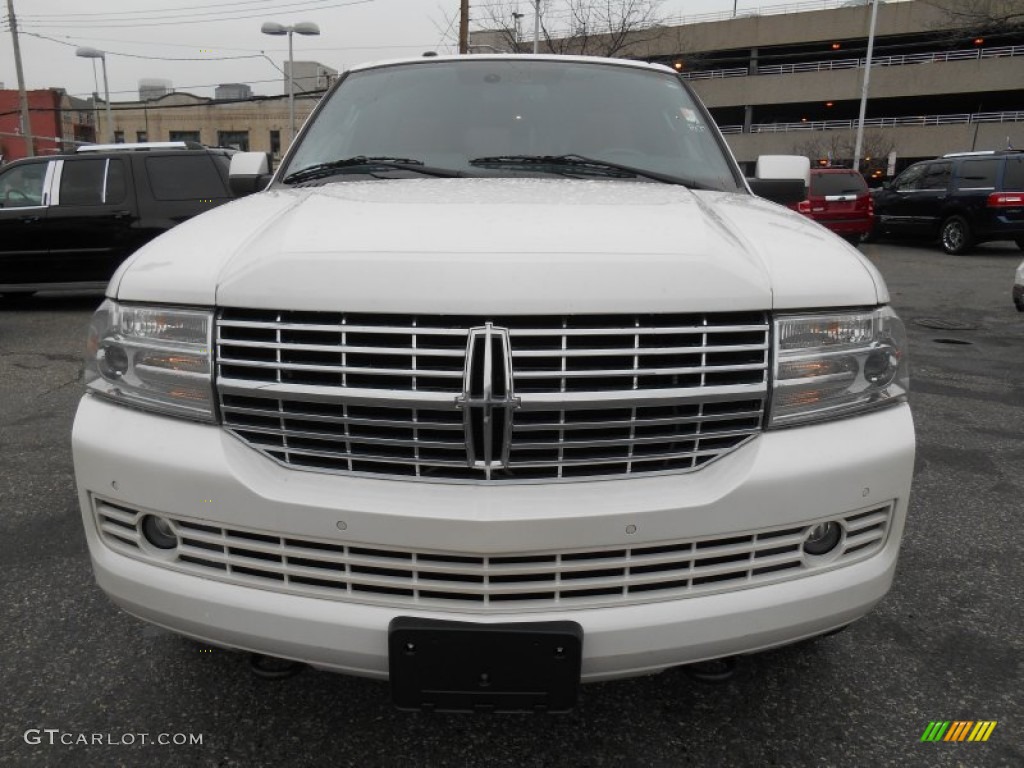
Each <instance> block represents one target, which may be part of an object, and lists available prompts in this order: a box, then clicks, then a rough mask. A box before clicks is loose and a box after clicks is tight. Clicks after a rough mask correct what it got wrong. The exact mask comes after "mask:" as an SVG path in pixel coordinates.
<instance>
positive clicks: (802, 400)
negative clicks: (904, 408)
mask: <svg viewBox="0 0 1024 768" xmlns="http://www.w3.org/2000/svg"><path fill="white" fill-rule="evenodd" d="M774 348H775V361H774V366H775V367H774V374H775V375H774V388H773V391H772V406H771V416H770V419H769V426H773V427H784V426H790V425H793V424H801V423H804V422H808V421H820V420H822V419H830V418H836V417H839V416H848V415H851V414H854V413H860V412H862V411H866V410H869V409H872V408H877V407H879V406H882V405H887V404H890V403H893V402H899V401H902V400H904V399H906V396H907V391H908V389H909V386H910V380H909V375H908V367H907V335H906V331H905V330H904V328H903V323H902V322H901V321H900V319H899V318H898V317H897V316H896V313H895V312H893V311H892V309H890V308H889V307H882V308H881V309H876V310H872V311H870V312H839V313H830V314H820V315H791V316H781V317H777V318H776V319H775V344H774Z"/></svg>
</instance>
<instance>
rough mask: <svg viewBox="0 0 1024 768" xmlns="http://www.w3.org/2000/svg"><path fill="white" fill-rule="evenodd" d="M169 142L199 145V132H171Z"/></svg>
mask: <svg viewBox="0 0 1024 768" xmlns="http://www.w3.org/2000/svg"><path fill="white" fill-rule="evenodd" d="M169 136H170V139H171V141H194V142H196V143H197V144H198V143H199V131H171V132H170V134H169Z"/></svg>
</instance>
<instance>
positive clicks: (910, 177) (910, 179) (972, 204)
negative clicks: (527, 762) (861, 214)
mask: <svg viewBox="0 0 1024 768" xmlns="http://www.w3.org/2000/svg"><path fill="white" fill-rule="evenodd" d="M874 200H875V229H874V231H873V233H872V236H874V237H885V236H890V235H895V236H901V235H902V236H912V237H920V238H930V239H935V238H938V240H939V244H940V245H941V246H942V250H944V251H945V252H946V253H953V254H957V253H967V252H968V251H969V250H970V249H971V248H972V247H974V246H975V245H976V244H978V243H983V242H987V241H991V240H1012V241H1014V242H1016V243H1017V245H1018V246H1019V247H1020V248H1022V249H1024V152H1021V151H1019V150H1005V151H989V152H961V153H954V154H949V155H945V156H943V157H940V158H936V159H935V160H926V161H924V162H921V163H915V164H914V165H912V166H910V167H909V168H907V169H906V170H905V171H903V173H901V174H900V175H899V176H897V177H896V178H895V179H893V181H892V182H890V183H888V184H885V185H884V186H883V187H882V188H881V189H877V190H875V191H874Z"/></svg>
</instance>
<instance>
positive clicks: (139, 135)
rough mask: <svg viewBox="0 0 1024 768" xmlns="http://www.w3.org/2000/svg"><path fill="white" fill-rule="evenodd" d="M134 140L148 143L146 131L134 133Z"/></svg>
mask: <svg viewBox="0 0 1024 768" xmlns="http://www.w3.org/2000/svg"><path fill="white" fill-rule="evenodd" d="M135 140H136V141H149V132H148V131H136V132H135Z"/></svg>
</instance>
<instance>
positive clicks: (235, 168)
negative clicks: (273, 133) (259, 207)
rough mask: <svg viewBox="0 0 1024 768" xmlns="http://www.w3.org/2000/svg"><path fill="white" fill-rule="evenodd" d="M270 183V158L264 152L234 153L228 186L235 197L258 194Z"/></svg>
mask: <svg viewBox="0 0 1024 768" xmlns="http://www.w3.org/2000/svg"><path fill="white" fill-rule="evenodd" d="M269 182H270V158H269V156H268V155H267V154H266V153H265V152H236V153H235V154H233V155H232V156H231V167H230V168H229V169H228V186H229V187H230V188H231V194H233V195H234V196H235V197H243V196H245V195H251V194H252V193H253V192H259V191H260V190H261V189H263V188H264V187H266V186H267V184H268V183H269Z"/></svg>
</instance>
